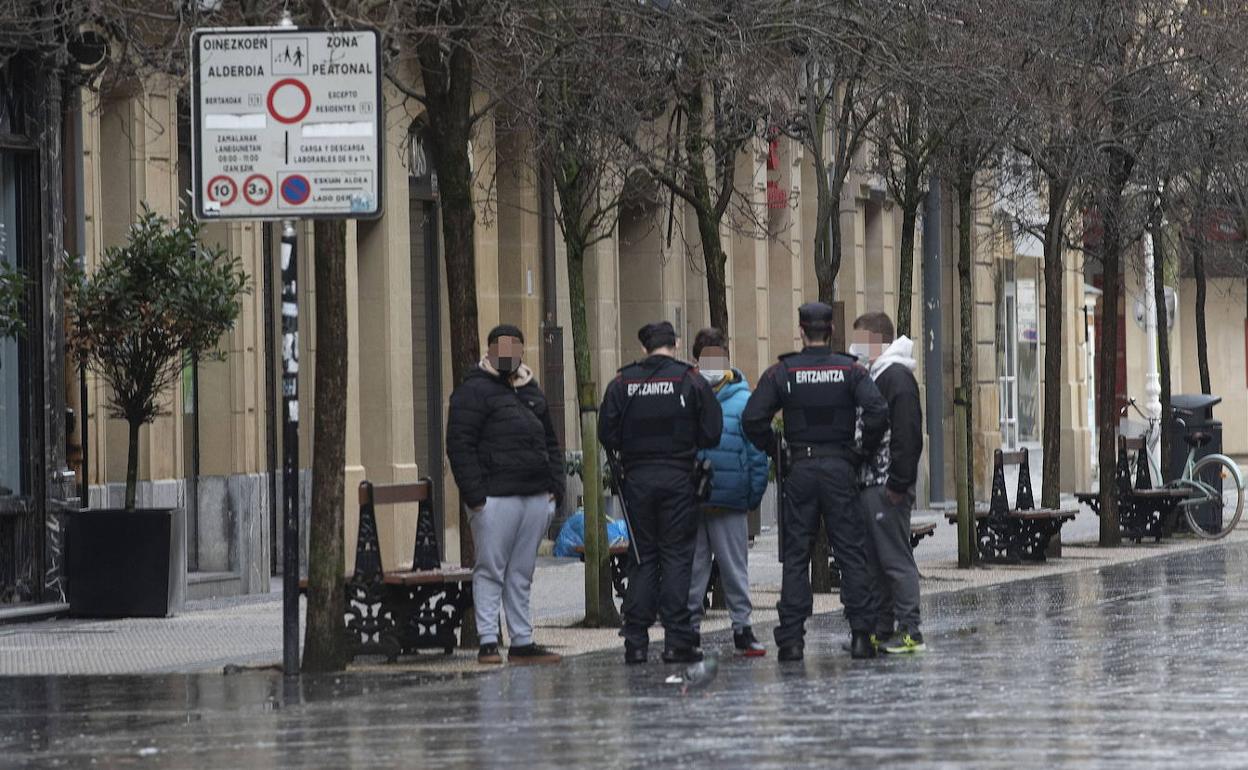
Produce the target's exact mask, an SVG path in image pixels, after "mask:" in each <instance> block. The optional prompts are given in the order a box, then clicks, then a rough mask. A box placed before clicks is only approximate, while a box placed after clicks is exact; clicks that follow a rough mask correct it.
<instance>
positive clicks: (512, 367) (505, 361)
mask: <svg viewBox="0 0 1248 770" xmlns="http://www.w3.org/2000/svg"><path fill="white" fill-rule="evenodd" d="M494 368H495V369H497V370H498V373H499V374H511V373H512V372H514V371H516V370H517V369H519V368H520V361H519V360H518V359H515V358H512V357H510V356H499V357H498V359H497V360H495V362H494Z"/></svg>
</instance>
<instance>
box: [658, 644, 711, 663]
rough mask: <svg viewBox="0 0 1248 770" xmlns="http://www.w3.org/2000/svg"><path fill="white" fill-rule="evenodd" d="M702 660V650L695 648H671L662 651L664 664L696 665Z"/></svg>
mask: <svg viewBox="0 0 1248 770" xmlns="http://www.w3.org/2000/svg"><path fill="white" fill-rule="evenodd" d="M700 660H702V650H700V649H698V648H697V647H673V648H671V649H665V650H663V662H664V663H697V662H698V661H700Z"/></svg>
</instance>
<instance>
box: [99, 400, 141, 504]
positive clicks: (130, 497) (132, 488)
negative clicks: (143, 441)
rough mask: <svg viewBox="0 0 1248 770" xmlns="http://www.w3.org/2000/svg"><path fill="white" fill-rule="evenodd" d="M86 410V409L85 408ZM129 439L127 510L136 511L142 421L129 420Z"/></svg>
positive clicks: (127, 444)
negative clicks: (135, 500) (135, 501)
mask: <svg viewBox="0 0 1248 770" xmlns="http://www.w3.org/2000/svg"><path fill="white" fill-rule="evenodd" d="M84 408H85V407H84ZM127 425H128V427H129V437H128V439H127V441H126V510H127V511H133V510H134V497H135V493H136V492H137V491H138V488H139V428H141V427H143V421H142V420H128V421H127Z"/></svg>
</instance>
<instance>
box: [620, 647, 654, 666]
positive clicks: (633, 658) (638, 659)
mask: <svg viewBox="0 0 1248 770" xmlns="http://www.w3.org/2000/svg"><path fill="white" fill-rule="evenodd" d="M648 657H649V650H648V649H647V648H645V647H634V646H632V645H631V644H625V645H624V662H625V663H627V664H628V665H630V666H635V665H637V664H639V663H645V662H646V659H647V658H648Z"/></svg>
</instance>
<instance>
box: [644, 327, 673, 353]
mask: <svg viewBox="0 0 1248 770" xmlns="http://www.w3.org/2000/svg"><path fill="white" fill-rule="evenodd" d="M637 339H639V340H641V344H642V347H644V348H645V349H646V350H647V351H650V350H655V349H656V348H665V347H669V346H671V345H675V344H676V330H675V329H674V328H672V325H671V323H669V322H667V321H659V322H658V323H652V324H646V325H645V326H643V327H641V328H640V329H639V330H637Z"/></svg>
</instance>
